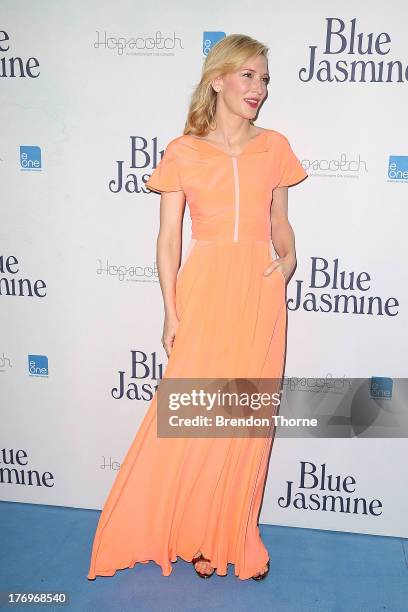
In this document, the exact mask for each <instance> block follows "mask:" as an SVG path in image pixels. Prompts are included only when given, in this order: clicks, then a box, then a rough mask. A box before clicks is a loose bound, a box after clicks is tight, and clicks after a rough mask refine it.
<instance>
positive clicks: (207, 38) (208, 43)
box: [203, 32, 226, 55]
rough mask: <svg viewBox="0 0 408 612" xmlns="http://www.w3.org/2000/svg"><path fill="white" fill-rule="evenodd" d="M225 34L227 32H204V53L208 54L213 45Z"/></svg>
mask: <svg viewBox="0 0 408 612" xmlns="http://www.w3.org/2000/svg"><path fill="white" fill-rule="evenodd" d="M225 36H226V34H225V32H203V54H204V55H208V54H209V52H210V51H211V49H212V47H213V46H214V45H215V44H216V43H217V42H218V41H219V40H221V39H222V38H225Z"/></svg>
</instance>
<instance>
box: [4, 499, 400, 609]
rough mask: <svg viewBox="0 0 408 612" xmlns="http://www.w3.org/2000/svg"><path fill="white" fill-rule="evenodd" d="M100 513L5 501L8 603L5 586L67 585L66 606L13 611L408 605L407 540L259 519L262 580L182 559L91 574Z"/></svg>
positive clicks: (41, 588)
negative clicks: (266, 568) (206, 575)
mask: <svg viewBox="0 0 408 612" xmlns="http://www.w3.org/2000/svg"><path fill="white" fill-rule="evenodd" d="M98 517H99V512H98V511H95V510H81V509H72V508H64V507H55V506H43V505H35V504H20V503H13V502H2V503H0V525H1V527H0V529H1V539H0V541H1V555H0V592H1V597H2V600H1V601H2V603H0V608H1V609H5V605H4V603H3V602H4V601H5V599H6V598H7V593H8V592H14V593H16V592H17V593H22V592H33V591H35V592H61V591H64V592H66V593H67V595H68V598H69V601H68V603H66V604H64V605H61V604H59V605H55V604H52V603H51V604H48V605H40V604H38V605H35V606H27V605H17V604H14V605H13V606H11V605H9V606H7V608H8V609H11V608H13V609H16V610H27V608H29V609H31V610H33V611H34V610H42V609H44V610H50V611H51V610H75V611H76V610H78V611H81V612H86V611H95V612H105V611H108V610H109V611H110V610H112V611H115V612H122V611H123V612H125V611H128V610H132V611H138V612H139V611H141V612H143V611H149V612H150V611H152V612H153V611H154V612H159V611H162V610H163V611H166V612H172V611H174V612H176V611H177V612H183V611H195V612H200V611H206V612H207V611H209V610H220V611H221V610H222V611H223V612H225V611H228V610H233V611H234V612H239V611H241V610H242V611H244V610H245V611H247V610H248V611H249V610H252V609H254V608H256V609H257V610H258V611H259V610H265V611H266V610H268V611H270V610H273V611H274V612H283V611H285V612H287V611H288V612H289V611H290V612H306V611H307V612H309V611H310V612H321V611H322V612H323V611H324V612H340V611H341V612H343V611H344V612H353V611H358V612H365V611H367V612H376V611H377V610H378V611H380V610H381V611H392V612H400V611H401V612H407V611H408V540H406V539H403V538H393V537H382V536H368V535H359V534H353V533H344V532H337V531H323V530H322V531H320V530H316V529H299V528H291V527H279V526H271V525H261V527H260V531H261V536H262V539H263V541H264V543H265V545H266V547H267V549H268V550H269V552H270V555H271V569H270V572H269V575H268V577H267V578H266V580H264V581H261V582H255V581H254V580H245V581H241V580H238V579H237V578H235V576H234V574H233V566H230V568H229V574H228V576H227V577H220V576H217V575H215V574H214V575H213V576H212V578H210V579H209V580H202V579H201V578H199V577H198V576H197V575H196V574H195V572H194V570H193V567H192V565H191V564H189V563H186V562H185V561H183V560H182V559H179V560H178V561H177V563H175V564H174V566H173V567H174V569H173V572H172V574H171V575H170V576H169V577H163V576H162V574H161V570H160V568H159V567H158V566H157V565H156V564H155V563H154V562H151V563H148V564H145V565H136V566H135V567H134V568H133V569H126V570H120V571H118V572H117V573H116V575H115V576H113V577H97V578H96V580H93V581H91V580H88V579H87V578H86V574H87V572H88V566H89V558H90V547H91V544H92V539H93V535H94V532H95V529H96V524H97V521H98Z"/></svg>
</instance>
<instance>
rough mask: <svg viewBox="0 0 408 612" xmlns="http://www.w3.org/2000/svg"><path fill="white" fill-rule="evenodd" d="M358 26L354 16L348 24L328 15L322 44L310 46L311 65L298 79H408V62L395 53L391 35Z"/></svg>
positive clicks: (389, 80)
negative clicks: (367, 30)
mask: <svg viewBox="0 0 408 612" xmlns="http://www.w3.org/2000/svg"><path fill="white" fill-rule="evenodd" d="M359 29H360V28H359V26H358V25H357V19H356V18H355V17H354V19H350V22H349V24H346V22H345V21H343V20H342V19H338V18H337V17H327V18H326V31H325V33H324V35H323V37H322V38H323V39H322V41H321V45H320V47H319V46H318V45H310V46H309V51H310V54H309V60H308V66H303V67H302V68H300V70H299V73H298V77H299V80H300V81H302V82H303V83H308V82H309V81H318V82H321V83H334V85H337V84H338V83H393V82H396V83H403V82H406V80H407V70H406V65H405V63H404V61H402V60H399V59H398V57H394V56H393V55H392V47H391V35H390V34H388V32H380V33H378V34H376V33H374V32H372V31H369V32H362V31H359Z"/></svg>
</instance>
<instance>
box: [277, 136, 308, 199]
mask: <svg viewBox="0 0 408 612" xmlns="http://www.w3.org/2000/svg"><path fill="white" fill-rule="evenodd" d="M282 136H283V135H282ZM279 157H280V163H279V177H280V178H279V183H278V184H277V185H276V187H289V186H290V185H296V183H299V181H302V180H303V179H305V178H307V177H308V176H309V175H308V174H307V172H306V170H305V169H304V168H303V166H302V164H301V163H300V161H299V159H298V158H297V157H296V155H295V154H294V152H293V150H292V147H291V146H290V143H289V140H288V139H287V138H286V136H283V140H282V144H281V148H280V151H279Z"/></svg>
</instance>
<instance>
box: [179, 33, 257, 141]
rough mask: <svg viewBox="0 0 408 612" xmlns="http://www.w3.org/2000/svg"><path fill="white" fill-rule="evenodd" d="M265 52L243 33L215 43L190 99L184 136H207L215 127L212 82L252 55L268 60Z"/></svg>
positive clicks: (214, 96) (214, 99)
mask: <svg viewBox="0 0 408 612" xmlns="http://www.w3.org/2000/svg"><path fill="white" fill-rule="evenodd" d="M268 51H269V48H268V47H267V46H266V45H264V44H263V43H261V42H259V41H258V40H255V39H254V38H251V37H250V36H246V35H245V34H230V35H229V36H226V37H225V38H222V39H221V40H220V41H218V42H217V43H216V44H215V45H214V47H212V48H211V50H210V52H209V53H208V55H207V57H206V58H205V61H204V65H203V69H202V74H201V79H200V82H199V83H198V85H197V87H196V89H195V90H194V92H193V94H192V96H191V101H190V107H189V109H188V114H187V120H186V123H185V126H184V132H183V133H184V134H193V135H195V136H206V135H207V134H208V132H209V130H210V129H213V128H214V127H215V109H216V106H217V92H216V91H214V89H213V87H212V85H211V81H213V79H215V78H217V77H218V76H221V75H223V74H225V73H227V72H234V71H236V70H239V69H240V68H241V66H243V65H244V64H245V62H246V61H247V60H248V59H249V58H250V57H253V56H254V55H264V56H265V57H267V54H268ZM250 123H251V124H253V121H250Z"/></svg>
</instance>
